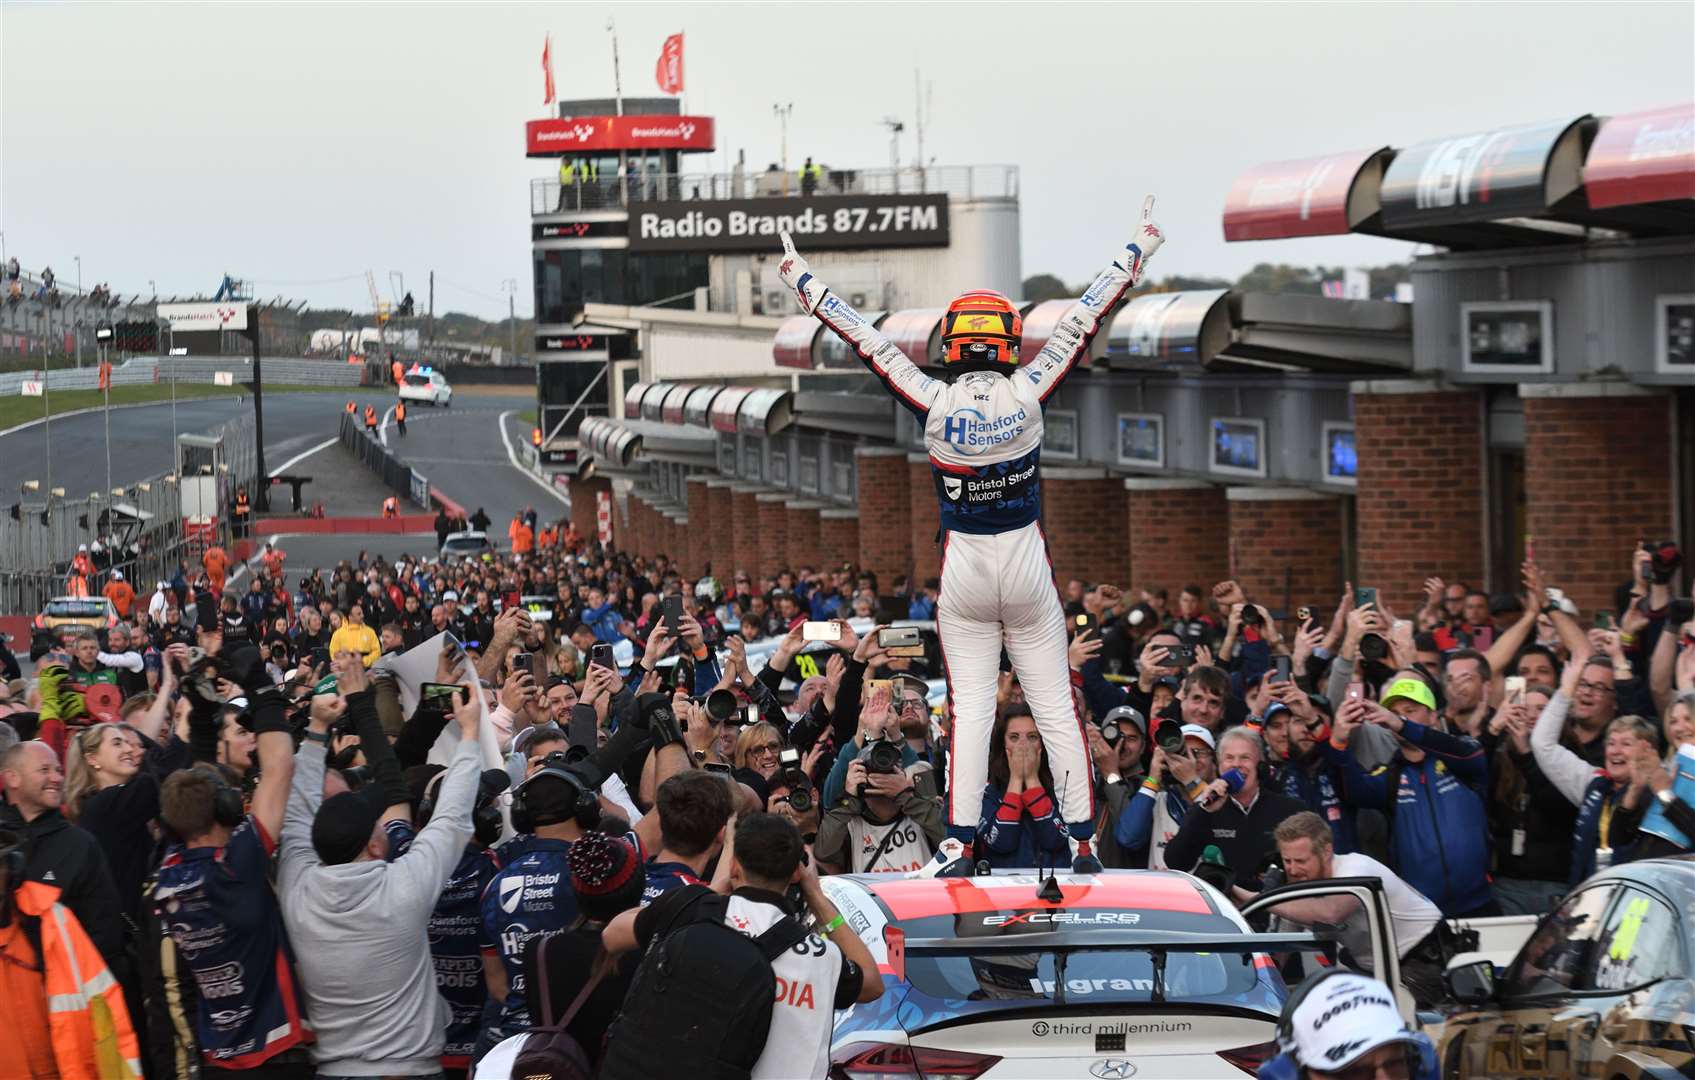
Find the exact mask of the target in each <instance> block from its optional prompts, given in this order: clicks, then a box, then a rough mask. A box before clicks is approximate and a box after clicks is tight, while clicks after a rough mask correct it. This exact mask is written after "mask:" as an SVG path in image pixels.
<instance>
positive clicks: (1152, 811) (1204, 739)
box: [1113, 720, 1218, 870]
mask: <svg viewBox="0 0 1695 1080" xmlns="http://www.w3.org/2000/svg"><path fill="white" fill-rule="evenodd" d="M1167 725H1171V726H1170V727H1168V726H1167ZM1162 739H1163V740H1164V741H1163V742H1162V741H1161V740H1162ZM1154 741H1155V743H1156V744H1159V745H1157V746H1156V748H1155V750H1154V754H1153V759H1152V761H1151V762H1150V764H1149V767H1148V776H1147V779H1145V780H1143V781H1142V783H1141V786H1140V787H1138V788H1137V789H1136V794H1135V796H1134V797H1132V798H1131V799H1129V800H1128V802H1127V803H1126V804H1125V808H1124V811H1123V812H1122V813H1121V814H1120V815H1119V818H1118V828H1117V830H1116V831H1115V832H1114V833H1113V838H1114V839H1115V840H1116V841H1117V842H1118V846H1119V848H1120V849H1121V850H1122V851H1123V852H1124V853H1125V855H1126V856H1127V857H1128V858H1130V859H1131V860H1136V859H1139V858H1143V857H1145V858H1146V860H1147V866H1148V869H1150V870H1164V869H1166V861H1165V849H1166V846H1167V845H1169V844H1170V843H1171V839H1172V837H1174V836H1176V835H1177V830H1178V829H1179V828H1180V827H1182V824H1183V821H1184V819H1185V818H1186V817H1187V816H1188V814H1189V813H1190V810H1191V808H1192V807H1193V805H1194V800H1195V797H1196V796H1197V795H1199V794H1200V793H1201V792H1202V791H1203V790H1204V789H1205V788H1206V787H1207V785H1208V784H1211V783H1212V782H1213V780H1214V779H1216V778H1217V776H1218V759H1217V756H1216V752H1215V749H1214V747H1215V746H1216V743H1215V742H1214V741H1213V737H1212V732H1210V731H1208V730H1207V729H1206V728H1204V727H1201V726H1200V725H1199V724H1178V723H1177V722H1176V721H1175V720H1162V721H1160V723H1159V724H1158V725H1156V727H1155V728H1154ZM1143 852H1146V855H1145V856H1143V854H1142V853H1143Z"/></svg>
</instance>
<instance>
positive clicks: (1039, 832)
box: [977, 705, 1071, 867]
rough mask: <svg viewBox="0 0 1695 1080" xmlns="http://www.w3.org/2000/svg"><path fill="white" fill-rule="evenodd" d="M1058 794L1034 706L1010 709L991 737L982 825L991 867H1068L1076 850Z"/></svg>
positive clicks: (982, 849) (980, 851)
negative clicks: (1069, 838)
mask: <svg viewBox="0 0 1695 1080" xmlns="http://www.w3.org/2000/svg"><path fill="white" fill-rule="evenodd" d="M1053 791H1054V781H1053V773H1051V772H1050V771H1049V770H1048V757H1047V753H1046V751H1044V750H1043V748H1042V735H1041V732H1039V731H1037V730H1036V721H1035V720H1034V719H1033V718H1032V717H1031V716H1030V709H1029V707H1028V706H1024V705H1011V706H1008V707H1007V708H1006V709H1005V710H1004V711H1003V712H1002V713H1001V716H1000V719H999V720H997V721H996V722H995V730H994V733H993V734H992V735H991V736H990V737H989V783H988V785H987V786H986V787H984V789H983V816H982V819H981V820H979V821H978V823H977V857H978V858H979V859H986V860H988V862H989V865H991V866H1017V867H1023V866H1030V867H1034V866H1038V865H1053V864H1058V863H1060V862H1063V861H1064V859H1065V858H1066V857H1067V856H1068V855H1069V854H1070V851H1071V847H1070V844H1069V843H1068V842H1067V840H1066V831H1065V823H1064V822H1062V821H1061V820H1060V817H1059V808H1058V807H1057V806H1056V805H1054V800H1053Z"/></svg>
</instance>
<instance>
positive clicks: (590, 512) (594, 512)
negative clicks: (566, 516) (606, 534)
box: [568, 476, 618, 545]
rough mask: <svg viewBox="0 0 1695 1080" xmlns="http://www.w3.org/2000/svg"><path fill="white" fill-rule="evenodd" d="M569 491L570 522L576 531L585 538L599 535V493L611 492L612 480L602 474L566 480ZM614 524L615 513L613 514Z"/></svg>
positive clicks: (615, 540)
mask: <svg viewBox="0 0 1695 1080" xmlns="http://www.w3.org/2000/svg"><path fill="white" fill-rule="evenodd" d="M568 483H569V488H570V493H571V524H573V525H575V526H576V527H577V532H578V533H579V534H580V535H581V536H582V537H583V538H584V539H585V540H586V539H589V538H592V537H596V536H599V535H600V518H599V517H598V506H599V501H600V493H601V492H603V491H604V492H606V493H607V495H609V496H610V495H611V494H612V481H610V480H608V479H607V478H606V477H604V476H595V477H590V478H589V479H587V480H575V479H573V480H571V481H569V482H568ZM613 520H614V524H615V523H616V520H617V515H616V514H614V515H613ZM612 542H613V544H614V545H616V544H617V543H618V536H617V533H616V530H614V533H613V536H612Z"/></svg>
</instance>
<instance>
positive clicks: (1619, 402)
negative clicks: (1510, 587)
mask: <svg viewBox="0 0 1695 1080" xmlns="http://www.w3.org/2000/svg"><path fill="white" fill-rule="evenodd" d="M1520 392H1521V393H1522V394H1524V461H1525V477H1524V481H1525V503H1526V510H1527V527H1528V531H1529V532H1530V534H1531V536H1532V537H1533V538H1534V540H1535V543H1536V561H1537V562H1538V563H1540V564H1541V565H1542V568H1543V569H1544V570H1545V571H1546V572H1547V576H1548V583H1549V584H1550V585H1553V586H1556V587H1558V588H1561V589H1564V590H1565V591H1566V593H1567V594H1568V595H1570V596H1571V598H1572V600H1574V601H1575V602H1576V603H1577V605H1578V607H1580V608H1581V609H1582V610H1583V611H1584V613H1585V615H1586V616H1587V614H1588V613H1590V612H1593V611H1596V610H1599V609H1600V608H1602V607H1607V608H1610V607H1611V606H1612V604H1613V591H1614V589H1615V588H1616V587H1617V586H1618V585H1620V584H1621V583H1623V582H1624V581H1626V580H1627V579H1628V578H1629V576H1630V561H1629V560H1630V552H1631V550H1632V549H1633V548H1635V547H1636V545H1637V541H1638V540H1642V539H1645V540H1661V539H1664V538H1666V537H1668V536H1671V535H1672V532H1673V520H1672V517H1673V515H1672V506H1673V500H1674V495H1673V489H1672V476H1671V473H1672V460H1673V458H1672V442H1673V437H1672V410H1671V404H1670V398H1669V397H1667V396H1666V395H1664V394H1651V393H1643V392H1641V391H1640V390H1634V389H1633V388H1630V387H1619V386H1617V385H1616V384H1595V385H1592V386H1570V385H1558V386H1537V387H1530V386H1526V387H1523V388H1521V391H1520ZM1550 393H1552V394H1558V395H1559V396H1544V395H1546V394H1550ZM1576 394H1584V395H1585V396H1576Z"/></svg>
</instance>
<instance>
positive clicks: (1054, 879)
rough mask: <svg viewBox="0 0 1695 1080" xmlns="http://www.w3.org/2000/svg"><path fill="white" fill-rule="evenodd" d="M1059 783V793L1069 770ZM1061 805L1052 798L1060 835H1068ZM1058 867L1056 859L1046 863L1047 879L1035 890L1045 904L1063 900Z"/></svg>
mask: <svg viewBox="0 0 1695 1080" xmlns="http://www.w3.org/2000/svg"><path fill="white" fill-rule="evenodd" d="M1060 784H1061V786H1060V789H1059V790H1060V792H1061V793H1063V792H1064V791H1065V789H1066V787H1068V786H1070V784H1071V770H1069V769H1067V770H1066V771H1065V779H1064V780H1063V781H1061V782H1060ZM1063 805H1064V804H1063V803H1061V802H1060V801H1059V800H1058V799H1055V800H1054V816H1055V817H1057V818H1059V827H1060V832H1061V835H1064V836H1067V837H1069V836H1070V835H1071V830H1070V826H1068V825H1067V824H1066V823H1065V811H1064V809H1063V808H1062V807H1063ZM1058 867H1059V864H1058V862H1057V860H1056V861H1055V862H1053V863H1050V864H1049V865H1048V879H1047V880H1046V881H1044V882H1042V887H1041V888H1040V889H1037V890H1036V899H1038V900H1040V901H1042V902H1043V903H1045V904H1062V903H1064V902H1065V893H1064V892H1062V891H1061V890H1060V887H1059V868H1058ZM1036 873H1037V874H1038V875H1040V874H1041V864H1040V863H1038V864H1037V866H1036Z"/></svg>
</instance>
